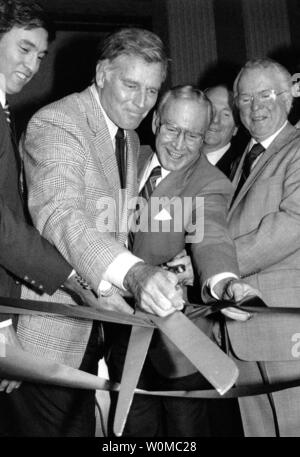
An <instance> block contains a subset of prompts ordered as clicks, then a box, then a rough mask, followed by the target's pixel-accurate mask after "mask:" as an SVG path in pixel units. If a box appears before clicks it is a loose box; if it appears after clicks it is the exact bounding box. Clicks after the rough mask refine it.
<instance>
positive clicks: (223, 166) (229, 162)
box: [215, 138, 244, 179]
mask: <svg viewBox="0 0 300 457" xmlns="http://www.w3.org/2000/svg"><path fill="white" fill-rule="evenodd" d="M233 140H234V138H233ZM243 151H244V148H243V149H242V150H240V149H239V147H238V145H237V144H236V143H235V142H234V141H232V143H231V145H230V148H229V149H228V150H227V151H226V152H225V154H224V155H223V156H222V157H221V159H220V160H218V162H217V163H216V164H215V166H216V167H217V168H218V169H219V170H221V171H222V173H224V175H225V176H227V178H229V179H232V177H233V167H234V166H235V164H236V163H237V161H238V160H239V159H240V158H241V156H242V153H243Z"/></svg>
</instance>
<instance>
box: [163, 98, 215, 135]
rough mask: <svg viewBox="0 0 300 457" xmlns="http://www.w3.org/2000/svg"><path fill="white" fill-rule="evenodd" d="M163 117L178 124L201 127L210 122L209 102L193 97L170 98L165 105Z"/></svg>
mask: <svg viewBox="0 0 300 457" xmlns="http://www.w3.org/2000/svg"><path fill="white" fill-rule="evenodd" d="M162 117H163V119H164V120H167V121H168V122H172V123H174V124H177V125H178V126H180V125H182V126H183V127H187V126H188V127H189V128H199V126H200V127H201V126H202V125H203V123H206V122H208V117H209V116H208V104H206V103H204V102H203V103H199V102H198V101H196V100H193V99H184V98H180V99H174V98H170V99H169V100H168V101H167V103H166V105H165V106H164V109H163V112H162Z"/></svg>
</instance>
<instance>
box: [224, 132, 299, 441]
mask: <svg viewBox="0 0 300 457" xmlns="http://www.w3.org/2000/svg"><path fill="white" fill-rule="evenodd" d="M246 152H247V151H245V153H244V154H243V157H242V159H241V162H240V164H239V166H238V169H237V172H236V175H235V177H234V180H233V184H234V185H235V186H236V185H237V183H238V179H239V176H240V174H241V170H242V166H243V162H244V159H245V155H246ZM299 183H300V132H299V130H296V129H295V128H294V127H292V126H291V125H290V124H287V126H286V127H285V128H284V129H283V130H282V131H281V132H280V134H279V135H278V136H277V137H276V138H275V140H274V141H273V142H272V143H271V145H270V146H269V147H268V148H267V150H266V151H265V152H264V154H263V155H262V157H261V158H260V159H259V161H258V162H257V164H256V165H255V166H254V169H253V170H252V172H251V174H250V176H249V178H248V179H247V180H246V182H245V183H244V185H243V187H242V188H241V190H240V192H239V194H238V195H237V197H236V199H235V201H234V202H233V203H232V207H231V209H230V212H229V215H228V221H229V230H230V233H231V235H232V237H233V239H234V241H235V245H236V251H237V257H238V262H239V267H240V271H241V275H242V277H244V278H245V280H246V281H247V282H249V284H251V285H253V286H254V287H257V288H258V289H259V290H260V291H261V292H262V296H263V300H264V301H265V302H266V304H267V305H268V306H271V307H278V306H281V307H282V306H289V307H299V306H300V236H299V230H300V185H299ZM228 331H229V336H230V338H231V342H232V345H233V352H234V354H235V356H237V357H239V358H240V359H243V360H247V361H253V360H264V361H268V360H269V361H270V362H266V370H267V376H268V377H269V380H270V381H271V382H272V381H274V380H284V379H292V378H293V377H295V375H296V373H297V375H296V376H297V377H299V370H300V365H299V362H298V360H297V357H293V356H290V357H288V356H287V353H289V354H292V352H291V351H292V345H293V344H294V343H293V341H292V338H293V334H294V333H295V329H294V330H292V328H291V320H290V317H289V316H286V317H285V316H284V315H280V318H278V316H276V315H274V316H271V315H268V316H267V319H265V318H260V317H259V316H257V317H256V319H255V320H252V322H251V323H250V321H249V323H247V324H246V325H243V324H237V323H235V322H228ZM282 333H284V334H285V336H282ZM278 335H281V337H280V338H279V337H278ZM285 344H286V345H287V346H286V348H285V349H284V350H282V348H281V346H282V345H285ZM246 346H247V347H248V349H246ZM284 354H285V355H284ZM278 360H280V362H278ZM288 360H290V361H288ZM291 360H293V361H291ZM258 379H259V380H261V374H260V372H259V370H258V369H257V366H256V364H255V363H253V362H252V363H250V362H247V363H246V362H244V363H242V365H241V371H240V378H239V383H245V382H249V381H250V382H254V383H255V382H257V380H258ZM273 397H274V400H275V406H276V409H277V411H278V414H279V416H278V419H279V425H280V430H281V432H282V434H283V436H295V434H297V435H298V436H299V429H298V424H299V421H300V413H299V412H300V390H299V389H292V390H286V391H283V392H278V393H276V394H273ZM263 402H264V404H263ZM240 403H241V405H242V407H243V409H242V413H243V419H244V427H245V431H246V433H247V434H248V435H254V436H269V435H270V436H271V435H272V434H273V433H274V427H273V419H272V415H271V412H270V406H269V405H268V402H267V400H266V398H265V396H261V397H251V398H249V399H241V400H240Z"/></svg>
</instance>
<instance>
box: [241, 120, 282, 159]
mask: <svg viewBox="0 0 300 457" xmlns="http://www.w3.org/2000/svg"><path fill="white" fill-rule="evenodd" d="M287 123H288V121H287V120H286V121H285V123H284V124H283V125H282V126H281V127H280V129H278V130H277V131H276V132H275V133H273V135H271V136H269V138H266V139H265V140H263V141H260V144H261V145H262V146H263V147H264V148H265V149H267V148H268V147H269V146H270V144H271V143H272V141H274V140H275V138H276V137H277V135H279V133H280V132H281V131H282V130H283V129H284V127H285V126H286V125H287ZM256 143H258V141H256V140H255V139H254V138H251V141H250V145H249V146H250V147H249V151H250V149H251V148H252V146H253V145H254V144H256Z"/></svg>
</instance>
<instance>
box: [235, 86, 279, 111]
mask: <svg viewBox="0 0 300 457" xmlns="http://www.w3.org/2000/svg"><path fill="white" fill-rule="evenodd" d="M284 92H287V90H283V91H281V92H276V90H275V89H265V90H261V91H259V92H256V93H255V94H253V95H250V94H239V95H237V96H236V97H235V101H236V104H237V105H238V106H240V107H241V106H247V105H250V103H252V102H253V100H254V98H255V99H256V100H258V101H259V103H269V102H270V101H275V100H276V98H277V97H278V95H281V94H283V93H284Z"/></svg>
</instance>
